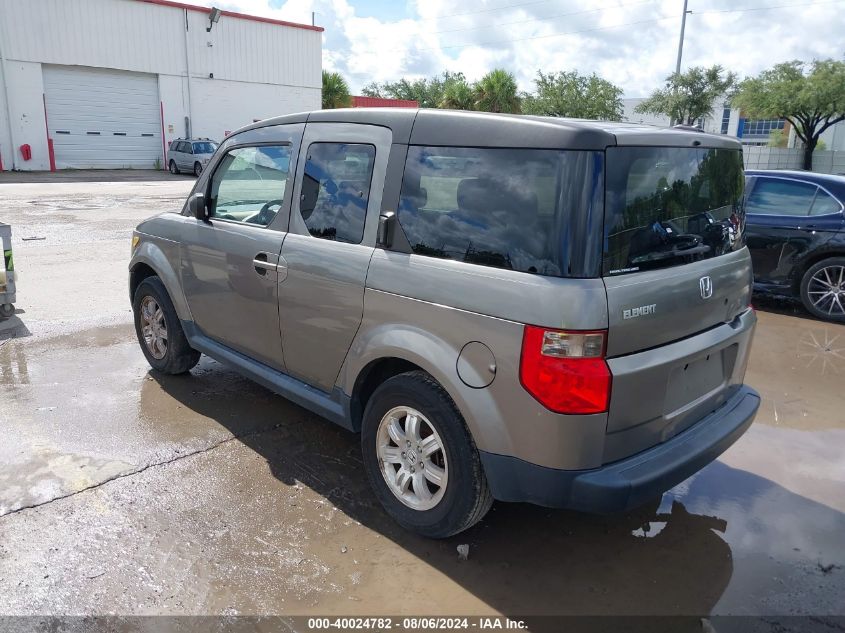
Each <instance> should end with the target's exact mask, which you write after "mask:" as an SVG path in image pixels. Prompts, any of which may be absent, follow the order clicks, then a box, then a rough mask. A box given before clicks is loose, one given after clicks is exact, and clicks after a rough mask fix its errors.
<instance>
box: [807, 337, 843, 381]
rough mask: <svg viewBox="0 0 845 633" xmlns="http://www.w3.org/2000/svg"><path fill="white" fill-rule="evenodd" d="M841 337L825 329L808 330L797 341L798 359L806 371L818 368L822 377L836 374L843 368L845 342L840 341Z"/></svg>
mask: <svg viewBox="0 0 845 633" xmlns="http://www.w3.org/2000/svg"><path fill="white" fill-rule="evenodd" d="M841 337H842V335H841V334H836V335H833V334H831V333H830V332H829V331H828V330H826V329H825V330H824V331H823V332H820V331H818V330H808V331H807V332H804V334H802V335H801V338H800V339H799V340H798V358H800V359H801V360H803V361H804V362H805V363H806V367H807V369H811V368H819V369H820V370H821V373H822V375H825V374H827V373H828V372H830V373H833V374H838V373H839V370H840V369H842V368H843V367H845V341H840V339H841Z"/></svg>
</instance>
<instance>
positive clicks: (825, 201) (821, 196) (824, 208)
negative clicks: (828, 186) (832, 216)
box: [810, 189, 842, 215]
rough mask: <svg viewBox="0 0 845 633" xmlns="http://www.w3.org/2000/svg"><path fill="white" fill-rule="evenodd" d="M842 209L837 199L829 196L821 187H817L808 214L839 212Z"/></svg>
mask: <svg viewBox="0 0 845 633" xmlns="http://www.w3.org/2000/svg"><path fill="white" fill-rule="evenodd" d="M841 210H842V205H841V204H839V201H838V200H837V199H836V198H834V197H833V196H831V195H830V194H829V193H827V192H826V191H824V190H823V189H819V191H818V193H817V194H816V199H815V200H814V201H813V206H812V208H811V209H810V215H826V214H829V213H839V212H840V211H841Z"/></svg>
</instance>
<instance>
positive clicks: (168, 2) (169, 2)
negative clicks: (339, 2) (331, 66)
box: [136, 0, 325, 33]
mask: <svg viewBox="0 0 845 633" xmlns="http://www.w3.org/2000/svg"><path fill="white" fill-rule="evenodd" d="M136 1H137V2H146V3H147V4H158V5H161V6H163V7H174V8H176V9H188V10H189V11H199V12H200V13H211V9H210V8H209V7H198V6H196V5H194V4H185V3H184V2H174V0H136ZM220 14H221V15H226V16H229V17H230V18H239V19H241V20H252V21H253V22H265V23H266V24H276V25H278V26H289V27H292V28H294V29H306V30H308V31H319V32H321V33H322V32H323V31H324V30H325V29H323V27H322V26H311V25H310V24H299V23H297V22H286V21H285V20H275V19H273V18H262V17H261V16H258V15H247V14H246V13H237V12H236V11H225V10H223V11H221V12H220Z"/></svg>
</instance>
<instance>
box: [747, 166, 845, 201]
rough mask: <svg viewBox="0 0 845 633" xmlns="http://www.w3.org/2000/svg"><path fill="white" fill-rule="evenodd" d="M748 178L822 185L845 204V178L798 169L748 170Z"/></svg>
mask: <svg viewBox="0 0 845 633" xmlns="http://www.w3.org/2000/svg"><path fill="white" fill-rule="evenodd" d="M745 174H746V175H747V176H773V177H778V176H780V177H781V178H791V179H794V180H803V181H805V182H811V183H813V184H816V185H821V186H822V187H824V188H825V189H827V190H828V191H829V192H830V193H832V194H833V195H835V196H836V197H837V198H839V199H840V200H841V201H843V202H845V176H836V175H834V174H820V173H818V172H815V171H801V170H798V169H746V170H745Z"/></svg>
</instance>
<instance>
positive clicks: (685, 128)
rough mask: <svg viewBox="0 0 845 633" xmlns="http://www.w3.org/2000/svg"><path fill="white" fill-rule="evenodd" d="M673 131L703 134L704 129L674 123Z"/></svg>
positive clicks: (697, 126)
mask: <svg viewBox="0 0 845 633" xmlns="http://www.w3.org/2000/svg"><path fill="white" fill-rule="evenodd" d="M672 129H673V130H690V131H692V132H703V131H704V128H703V127H701V126H700V125H688V124H686V123H676V124H675V125H673V126H672Z"/></svg>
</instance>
